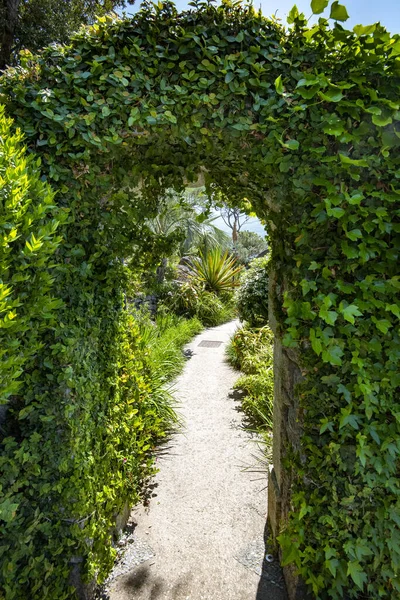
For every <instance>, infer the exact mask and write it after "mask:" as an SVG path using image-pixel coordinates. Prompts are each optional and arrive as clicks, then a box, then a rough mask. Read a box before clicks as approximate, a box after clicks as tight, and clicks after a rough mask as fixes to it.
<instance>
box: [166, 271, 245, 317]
mask: <svg viewBox="0 0 400 600" xmlns="http://www.w3.org/2000/svg"><path fill="white" fill-rule="evenodd" d="M163 305H164V306H166V307H167V308H169V309H170V310H172V311H173V312H174V313H176V314H177V315H182V316H185V317H187V318H193V317H195V318H197V319H199V321H200V322H201V323H202V324H203V325H204V326H205V327H214V326H216V325H222V323H226V322H227V321H230V320H232V319H234V318H235V316H236V313H235V306H234V302H233V298H232V295H231V294H227V293H225V294H223V295H219V296H218V295H217V294H215V293H214V292H209V291H207V290H205V289H204V286H203V285H201V284H199V283H198V282H197V281H194V280H193V279H188V280H187V281H184V282H182V283H177V284H175V285H174V286H173V287H172V288H171V291H170V293H169V295H168V296H166V297H165V298H164V300H163Z"/></svg>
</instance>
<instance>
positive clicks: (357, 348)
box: [0, 2, 400, 600]
mask: <svg viewBox="0 0 400 600" xmlns="http://www.w3.org/2000/svg"><path fill="white" fill-rule="evenodd" d="M325 4H327V3H326V2H320V3H315V2H314V3H313V5H314V8H315V10H319V9H318V6H320V7H321V8H323V6H324V5H325ZM332 17H333V18H334V19H339V20H340V19H343V18H345V17H346V11H345V9H344V7H342V6H341V5H339V4H338V3H337V2H334V3H333V5H332ZM399 57H400V38H399V36H393V37H391V36H390V35H389V34H388V33H387V32H386V31H385V30H384V29H383V28H382V27H381V26H379V25H373V26H370V27H361V26H359V27H357V28H355V30H354V31H352V32H350V31H346V30H345V29H344V28H343V27H342V25H341V24H340V23H338V22H336V23H335V24H334V26H333V28H330V25H329V22H328V21H327V20H326V19H320V21H319V23H318V24H317V25H315V26H312V27H308V26H307V22H306V20H305V18H304V17H303V16H302V15H299V14H298V12H297V10H296V9H293V10H292V12H291V14H290V27H289V29H288V30H285V29H284V28H283V27H282V26H281V25H280V24H279V23H278V22H277V21H275V20H269V19H266V18H264V17H263V16H261V15H260V14H257V13H255V12H254V10H253V9H252V8H251V7H250V8H249V7H243V6H240V5H232V4H228V3H226V4H224V5H222V6H220V7H218V8H216V7H214V6H212V5H209V4H207V3H203V2H201V3H194V5H193V8H192V9H191V10H190V11H188V12H185V13H182V14H178V13H177V12H176V9H175V8H174V6H173V5H172V4H170V3H165V4H163V5H162V6H161V5H160V6H158V7H155V8H154V7H153V6H152V5H151V6H150V5H147V4H145V5H144V7H143V9H142V10H141V12H139V13H138V14H137V15H136V16H135V17H134V18H133V19H132V20H126V21H113V20H112V19H109V18H103V19H100V21H99V22H98V23H97V24H96V25H94V26H93V27H91V28H89V29H84V30H82V31H81V32H80V33H78V34H77V35H76V36H75V37H74V38H73V40H72V41H71V44H70V45H68V46H62V47H58V46H54V47H51V48H49V49H46V50H45V51H44V52H43V53H42V54H41V55H40V56H39V57H38V58H33V57H25V59H24V60H25V63H24V64H23V65H22V67H20V68H18V69H14V70H9V71H8V72H6V73H5V74H4V76H3V78H2V82H1V84H2V97H1V100H2V101H3V102H4V104H5V105H6V110H7V113H8V114H9V115H11V116H12V117H13V118H14V120H15V124H16V125H17V126H18V127H20V128H21V129H22V131H23V132H24V134H25V139H26V142H27V144H28V146H29V148H30V149H31V150H33V151H35V153H36V157H37V158H39V159H40V162H41V170H42V174H43V175H44V176H45V178H46V179H47V181H48V182H49V183H50V184H51V185H52V187H53V189H54V190H56V196H55V198H56V200H55V203H53V204H52V203H51V202H49V203H47V204H48V207H47V208H46V209H43V210H42V213H40V214H38V215H36V217H37V218H38V219H39V220H40V219H41V218H43V219H45V220H46V222H50V221H51V219H52V218H54V219H58V220H60V216H61V220H62V221H63V223H64V224H63V225H62V235H63V243H62V244H60V245H58V248H57V250H56V251H55V253H53V251H51V252H50V251H49V252H48V253H47V254H46V258H45V257H44V256H43V257H42V260H41V261H38V263H37V264H30V263H29V260H30V259H29V257H27V253H25V254H24V256H23V259H22V258H21V256H22V255H21V251H20V253H19V254H18V258H15V260H14V258H13V256H14V255H13V254H12V252H11V254H10V252H8V254H7V257H8V258H7V260H8V263H6V259H5V258H4V255H3V259H2V260H3V261H4V262H3V266H4V264H7V267H6V268H5V269H4V271H3V273H4V278H3V283H4V285H7V286H8V287H9V289H10V290H11V291H9V292H8V296H7V295H6V296H7V297H8V299H9V300H10V302H11V301H12V302H14V304H13V305H12V306H11V305H7V302H6V303H5V304H4V305H3V308H2V310H3V314H5V315H6V316H5V317H4V319H3V323H6V321H7V319H8V321H10V322H11V321H12V320H13V319H14V317H10V316H9V312H8V311H9V309H10V307H11V308H13V310H14V309H15V310H16V312H17V314H18V315H20V314H22V315H23V322H22V321H21V323H22V324H21V323H20V321H18V318H19V317H18V318H17V319H16V320H15V319H14V323H16V326H15V328H14V329H13V328H12V326H11V325H7V327H8V328H10V327H11V329H4V331H5V333H6V334H7V331H11V332H12V335H8V337H7V335H5V338H4V339H5V345H4V346H3V350H4V352H5V358H6V359H7V361H8V362H7V361H6V362H5V365H6V366H5V367H4V369H5V371H4V373H5V383H6V385H5V392H4V399H3V403H8V417H7V421H6V425H4V424H3V425H4V428H5V431H6V438H5V440H3V450H4V453H3V457H4V458H3V464H4V465H6V468H4V475H3V478H2V481H1V484H2V485H3V489H4V490H5V491H6V500H5V501H4V503H3V504H2V509H3V515H5V518H4V520H3V525H2V533H3V536H2V541H1V552H2V571H1V573H2V583H1V585H2V590H3V595H4V597H5V598H7V600H11V599H14V598H18V599H22V598H28V597H29V598H33V599H39V598H40V599H41V598H43V597H44V596H45V597H46V598H49V599H54V600H55V599H57V600H61V599H63V598H70V597H71V590H70V588H69V583H68V574H69V572H70V569H71V563H74V562H75V563H76V562H80V561H81V562H82V570H83V572H84V573H86V576H87V577H88V578H89V579H90V578H91V577H93V576H94V575H96V576H97V575H99V577H101V576H103V575H104V573H105V572H106V571H107V569H108V568H109V565H110V562H111V560H112V552H111V548H110V543H109V537H110V534H109V530H110V525H111V523H112V521H113V518H114V516H115V513H116V512H118V510H119V509H120V508H121V507H122V506H123V505H124V503H125V502H126V500H127V499H129V500H130V501H131V500H132V499H135V489H136V488H135V485H136V483H137V481H138V480H139V479H140V476H141V475H140V473H138V472H135V473H133V472H130V473H129V477H130V479H129V481H130V482H132V481H134V483H135V485H133V484H132V485H129V483H127V482H128V477H127V467H126V464H125V462H123V463H122V462H121V456H123V455H124V453H125V454H127V453H128V452H130V451H133V450H134V451H135V452H139V453H140V452H143V461H144V462H143V469H144V470H145V466H144V465H145V461H146V460H147V459H146V453H145V449H143V448H144V447H145V445H146V439H147V438H146V432H144V433H143V432H141V433H137V435H136V438H135V440H136V441H135V444H136V445H135V446H134V447H132V431H133V428H134V421H132V418H133V414H132V410H130V409H129V406H132V403H133V406H135V408H134V410H135V411H136V410H137V405H138V404H140V390H141V385H142V383H141V379H140V369H141V368H142V367H141V365H140V364H138V363H136V362H135V357H134V351H133V352H132V348H134V344H135V342H134V341H133V342H132V343H128V340H127V334H126V325H127V316H126V314H125V312H124V303H123V291H124V269H123V264H122V263H121V259H123V258H124V256H126V255H128V254H129V255H130V256H132V254H133V255H134V256H135V257H136V260H137V261H138V262H139V263H140V264H143V263H145V261H147V260H151V257H152V255H153V254H156V253H157V252H158V251H159V247H160V244H161V243H162V240H157V239H156V238H155V237H154V236H153V235H151V232H150V231H149V229H148V228H147V227H146V225H145V221H144V219H145V217H147V216H151V215H152V214H155V213H156V212H157V206H158V202H159V200H158V199H159V198H160V197H161V195H162V192H163V191H164V190H165V189H167V188H171V187H172V188H176V189H181V188H182V187H183V186H184V185H185V182H187V181H190V180H195V179H196V178H197V177H198V175H199V173H202V174H203V176H204V177H205V180H206V182H207V183H208V184H213V185H216V186H218V187H219V188H220V189H221V190H222V191H223V192H224V193H226V195H227V196H228V197H230V198H232V199H235V200H236V201H240V199H241V198H244V197H246V198H247V199H248V200H249V201H250V202H251V204H252V206H253V207H254V210H255V211H256V212H257V214H258V215H259V216H260V217H261V218H262V219H264V220H266V221H267V222H268V223H269V234H270V238H271V246H272V268H273V279H274V286H273V290H272V295H273V298H272V300H273V304H274V315H275V318H276V319H277V326H276V329H277V338H278V341H279V343H281V344H282V345H281V346H280V347H281V348H282V347H284V348H289V349H292V350H290V351H289V352H292V354H291V356H292V357H296V359H295V360H296V361H298V362H299V364H300V366H301V373H302V376H303V380H302V383H301V384H300V386H299V387H298V388H296V398H297V399H298V402H299V404H298V406H297V404H296V407H297V408H296V414H294V415H293V414H292V415H291V418H292V420H293V422H294V423H296V424H300V425H301V430H302V432H303V433H302V438H301V442H300V443H299V445H298V446H296V445H295V446H293V445H292V446H290V445H284V444H282V445H281V447H280V448H279V456H278V458H277V455H276V458H277V459H278V460H279V466H280V469H281V470H284V472H285V476H284V477H283V478H282V479H281V481H280V484H281V486H284V489H281V490H280V493H281V495H282V497H284V498H285V502H286V504H285V506H286V508H287V507H288V506H289V507H290V508H291V511H290V515H289V516H287V515H285V514H284V518H282V519H281V521H280V523H279V524H278V525H277V527H278V529H279V527H280V528H281V529H282V530H281V531H280V533H281V535H280V536H279V541H280V544H281V547H282V550H283V560H284V562H285V563H294V564H295V565H296V566H297V568H298V569H299V572H300V574H301V575H302V576H303V579H304V580H305V581H306V583H307V585H308V587H309V588H310V589H311V590H312V592H313V593H314V594H315V595H316V596H317V597H319V598H364V597H373V598H378V597H379V598H394V597H398V595H399V591H400V582H399V580H398V572H399V564H400V530H399V526H400V513H399V509H400V500H399V481H398V478H397V472H398V455H399V453H400V446H399V439H400V437H399V433H400V432H399V414H400V407H399V401H398V396H397V397H396V391H397V393H398V388H399V384H400V379H399V374H398V361H399V356H400V342H399V330H398V319H399V317H400V312H399V306H398V290H399V287H400V278H399V269H398V249H399V244H400V241H399V219H398V217H399V192H400V188H399V186H398V184H397V181H398V179H399V177H400V154H399V144H400V141H399V137H400V133H399V131H400V130H399V126H398V124H399V121H400V101H399V97H400V96H399V91H400V58H399ZM3 135H5V133H4V130H3ZM7 135H8V133H7ZM37 158H35V161H36V163H37V164H36V168H37V167H38V160H37ZM32 168H33V167H32ZM0 175H1V176H2V177H3V180H4V172H3V173H0ZM37 185H39V184H37ZM37 189H39V188H37ZM13 194H14V192H13ZM39 195H40V193H39ZM14 196H15V195H14ZM14 196H13V197H14ZM3 204H4V206H3V209H4V210H5V214H6V218H5V221H4V223H5V224H4V223H3V225H2V226H3V233H2V235H3V242H4V240H5V239H6V238H5V237H4V236H5V233H4V232H7V231H8V230H9V229H10V227H9V225H10V223H11V222H12V217H11V216H10V214H11V215H13V214H14V213H13V210H14V208H13V205H12V203H10V202H9V201H7V202H4V203H3ZM10 207H11V208H10ZM7 211H8V212H7ZM49 220H50V221H49ZM31 222H32V223H33V222H34V221H33V220H32V219H31V221H29V222H27V221H26V220H25V221H24V227H25V229H24V231H28V233H29V231H30V230H29V227H30V223H31ZM32 227H33V225H32ZM7 228H8V230H7ZM32 231H33V229H32ZM35 231H36V230H35ZM27 235H28V234H27ZM29 235H30V237H29V240H28V242H29V245H30V248H31V250H29V248H28V250H29V252H30V253H31V254H32V256H39V255H40V248H41V247H42V246H43V244H45V243H47V242H48V241H49V240H50V239H53V238H52V236H53V235H54V230H50V229H48V230H46V231H44V230H43V227H42V229H40V228H39V234H38V235H36V236H35V235H34V237H33V238H32V235H31V233H30V234H29ZM21 239H22V238H21ZM6 241H7V240H6ZM23 241H25V239H23ZM11 242H12V240H8V241H7V243H8V244H11ZM10 247H11V246H10ZM26 252H27V251H26ZM47 255H49V256H50V255H51V256H52V258H51V261H52V262H51V264H50V262H49V260H50V259H48V258H47ZM10 257H11V258H10ZM13 261H14V262H13ZM46 261H47V262H46ZM27 265H28V266H27ZM43 270H45V271H46V273H48V274H50V275H51V277H52V278H53V279H54V282H53V284H52V285H53V288H52V293H53V296H54V298H56V299H54V301H48V299H47V300H46V308H45V309H43V310H39V311H38V310H37V306H38V305H40V301H39V299H38V297H37V296H38V287H37V286H38V283H37V279H36V278H37V273H39V272H41V273H43ZM26 273H28V275H29V276H28V277H26V276H25V275H26ZM46 281H47V283H46V285H47V284H48V285H50V283H51V282H50V280H49V279H48V280H46ZM35 286H36V287H35ZM46 289H47V288H46ZM35 294H36V295H35ZM27 299H28V300H29V302H27V303H26V300H27ZM32 299H33V300H32ZM60 299H61V300H62V301H63V305H62V306H61V307H60V306H58V304H59V302H58V301H59V300H60ZM24 302H25V306H27V307H28V308H27V309H26V312H25V313H24V309H23V308H21V307H23V306H24ZM49 302H50V303H49ZM52 302H53V304H52ZM34 306H36V312H35V311H34V308H33V307H34ZM4 307H5V308H4ZM18 311H19V313H18ZM55 311H56V312H55ZM7 315H8V317H7ZM6 317H7V318H6ZM8 321H7V322H8ZM27 331H29V332H30V337H29V338H28V337H27ZM131 335H132V334H131ZM133 337H134V335H133ZM27 340H29V344H28V343H27ZM131 341H132V340H131ZM32 344H36V345H35V346H34V351H32V347H33V346H32ZM28 346H29V347H28ZM14 364H15V365H17V366H16V367H15V368H14V366H13V365H14ZM132 372H134V373H135V376H134V377H131V378H130V379H129V376H130V375H129V374H131V373H132ZM127 380H129V386H130V387H129V390H128V392H127V389H126V388H127V387H128V384H126V381H127ZM7 382H8V383H9V385H8V387H7ZM10 382H11V383H10ZM135 402H136V404H135ZM292 408H293V407H292ZM134 414H136V413H134ZM148 437H151V434H148ZM135 464H136V463H135ZM128 466H129V465H128ZM276 533H279V531H277V532H276ZM43 565H45V567H43ZM43 570H45V571H46V573H47V580H46V581H45V582H43V579H42V576H43Z"/></svg>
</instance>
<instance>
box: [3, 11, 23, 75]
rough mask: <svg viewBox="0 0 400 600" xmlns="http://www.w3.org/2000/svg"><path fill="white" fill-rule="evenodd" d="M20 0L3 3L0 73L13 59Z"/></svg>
mask: <svg viewBox="0 0 400 600" xmlns="http://www.w3.org/2000/svg"><path fill="white" fill-rule="evenodd" d="M19 3H20V0H3V1H2V11H1V13H2V14H1V17H2V23H1V26H0V27H1V31H0V43H1V45H0V71H3V70H4V69H5V68H6V67H7V66H8V65H9V64H10V59H11V50H12V47H13V42H14V36H15V29H16V26H17V22H18V8H19Z"/></svg>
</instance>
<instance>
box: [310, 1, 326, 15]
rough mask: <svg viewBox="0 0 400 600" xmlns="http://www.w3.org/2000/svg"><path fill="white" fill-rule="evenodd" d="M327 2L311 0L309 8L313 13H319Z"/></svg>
mask: <svg viewBox="0 0 400 600" xmlns="http://www.w3.org/2000/svg"><path fill="white" fill-rule="evenodd" d="M328 4H329V0H311V10H312V11H313V15H320V14H321V13H323V12H324V10H325V9H326V7H327V6H328Z"/></svg>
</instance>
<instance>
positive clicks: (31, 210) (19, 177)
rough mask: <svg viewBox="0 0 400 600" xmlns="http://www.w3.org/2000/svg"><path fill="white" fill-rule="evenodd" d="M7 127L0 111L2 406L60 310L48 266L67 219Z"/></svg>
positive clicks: (8, 122) (9, 124)
mask: <svg viewBox="0 0 400 600" xmlns="http://www.w3.org/2000/svg"><path fill="white" fill-rule="evenodd" d="M11 127H12V120H11V119H9V118H6V117H5V116H4V107H2V106H0V206H1V213H0V265H1V279H0V328H1V330H2V343H1V347H0V405H1V404H7V403H8V401H9V399H10V397H11V396H13V395H15V394H17V393H18V391H19V388H20V386H21V384H22V377H23V372H24V370H26V369H28V368H29V367H30V366H31V361H32V360H34V357H35V355H36V354H37V352H38V350H39V349H40V347H41V345H42V342H41V340H40V335H41V333H42V332H43V331H46V330H48V329H50V328H51V327H52V326H53V323H54V318H55V315H56V314H57V308H59V307H61V306H62V302H61V301H60V300H59V299H57V298H55V297H54V292H53V289H52V288H53V274H54V273H53V271H54V265H53V264H52V263H53V262H54V261H53V257H54V253H55V251H56V249H57V247H58V245H59V244H60V242H61V237H60V236H57V235H56V231H57V228H58V226H59V223H60V221H63V220H65V217H66V211H63V210H60V209H59V208H57V207H56V206H55V202H54V194H53V192H52V191H51V189H50V187H49V186H48V185H47V184H44V183H43V182H42V181H41V180H40V173H39V169H38V166H39V165H40V159H35V158H34V156H33V155H31V156H28V155H27V154H26V151H25V149H24V148H23V146H22V134H21V132H20V131H19V130H17V131H16V132H15V133H13V132H12V131H11ZM21 408H22V407H21Z"/></svg>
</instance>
